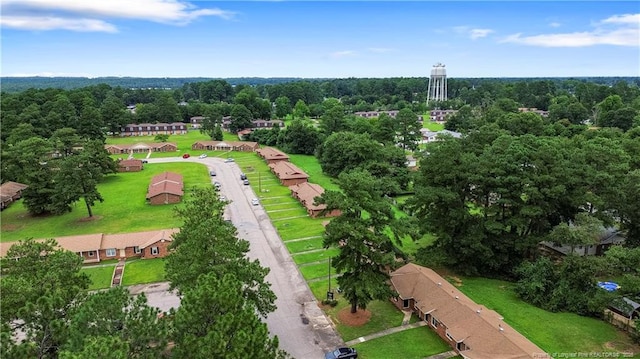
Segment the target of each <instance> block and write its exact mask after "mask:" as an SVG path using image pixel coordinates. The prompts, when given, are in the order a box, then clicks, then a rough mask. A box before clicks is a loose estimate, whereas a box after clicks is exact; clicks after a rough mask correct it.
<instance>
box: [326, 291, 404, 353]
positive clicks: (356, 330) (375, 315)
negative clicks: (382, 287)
mask: <svg viewBox="0 0 640 359" xmlns="http://www.w3.org/2000/svg"><path fill="white" fill-rule="evenodd" d="M325 288H326V287H325ZM324 291H325V293H324V295H323V297H321V299H324V296H325V295H326V289H324ZM335 298H336V299H337V300H338V305H337V306H336V307H334V308H331V307H329V309H326V310H325V312H326V313H327V314H328V315H329V316H330V317H331V318H332V319H333V322H334V323H336V329H337V330H338V333H340V336H341V337H342V339H343V340H345V341H349V340H352V339H356V338H359V337H361V336H364V335H368V334H373V333H377V332H379V331H381V330H384V329H387V328H393V327H397V326H400V325H401V324H402V319H403V318H404V314H403V313H402V312H401V311H399V310H398V308H396V306H394V305H393V304H392V303H391V302H390V301H386V300H384V301H379V300H377V301H373V302H371V303H369V305H368V306H367V310H369V311H370V312H371V318H370V319H369V321H368V322H367V323H365V324H364V325H362V326H357V327H350V326H346V325H344V324H342V323H341V322H340V319H339V318H338V316H337V315H338V312H339V311H340V310H342V309H343V308H346V307H348V306H349V303H347V302H346V301H345V300H344V298H343V297H342V296H341V295H340V294H337V293H336V296H335ZM325 308H326V307H325ZM347 310H348V309H347Z"/></svg>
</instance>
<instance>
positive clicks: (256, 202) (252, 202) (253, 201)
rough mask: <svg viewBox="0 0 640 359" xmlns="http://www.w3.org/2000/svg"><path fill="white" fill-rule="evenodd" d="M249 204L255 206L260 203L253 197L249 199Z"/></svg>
mask: <svg viewBox="0 0 640 359" xmlns="http://www.w3.org/2000/svg"><path fill="white" fill-rule="evenodd" d="M251 204H252V205H254V206H257V205H259V204H260V201H258V199H257V198H254V199H252V200H251Z"/></svg>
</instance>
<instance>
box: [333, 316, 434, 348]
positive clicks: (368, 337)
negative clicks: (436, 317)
mask: <svg viewBox="0 0 640 359" xmlns="http://www.w3.org/2000/svg"><path fill="white" fill-rule="evenodd" d="M425 325H427V322H425V321H423V320H421V321H419V322H415V323H412V324H404V325H401V326H399V327H393V328H389V329H385V330H383V331H381V332H377V333H373V334H369V335H365V336H364V337H360V338H357V339H353V340H350V341H348V342H346V343H345V344H346V345H347V346H351V345H355V344H358V343H362V342H366V341H367V340H371V339H376V338H380V337H384V336H385V335H389V334H394V333H398V332H401V331H403V330H408V329H413V328H419V327H424V326H425Z"/></svg>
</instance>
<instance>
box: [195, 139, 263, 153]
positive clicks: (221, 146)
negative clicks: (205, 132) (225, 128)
mask: <svg viewBox="0 0 640 359" xmlns="http://www.w3.org/2000/svg"><path fill="white" fill-rule="evenodd" d="M258 148H260V145H259V144H258V142H241V141H198V142H196V143H194V144H193V145H191V149H193V150H209V151H241V152H253V151H255V150H257V149H258Z"/></svg>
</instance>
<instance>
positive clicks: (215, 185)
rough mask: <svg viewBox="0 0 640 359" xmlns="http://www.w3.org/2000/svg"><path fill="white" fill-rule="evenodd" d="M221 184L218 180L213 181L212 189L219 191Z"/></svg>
mask: <svg viewBox="0 0 640 359" xmlns="http://www.w3.org/2000/svg"><path fill="white" fill-rule="evenodd" d="M221 186H222V184H221V183H220V182H218V181H216V182H213V189H215V190H216V191H219V190H220V187H221Z"/></svg>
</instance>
